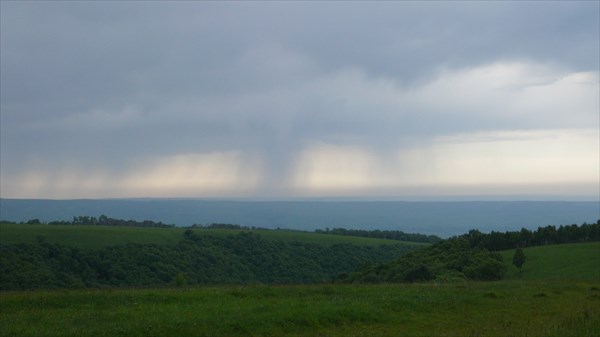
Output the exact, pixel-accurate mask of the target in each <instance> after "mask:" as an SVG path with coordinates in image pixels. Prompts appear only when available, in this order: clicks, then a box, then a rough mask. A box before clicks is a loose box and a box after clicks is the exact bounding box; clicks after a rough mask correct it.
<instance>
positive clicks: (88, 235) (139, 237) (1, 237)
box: [0, 223, 426, 249]
mask: <svg viewBox="0 0 600 337" xmlns="http://www.w3.org/2000/svg"><path fill="white" fill-rule="evenodd" d="M184 231H185V229H183V228H147V227H114V226H72V225H52V226H50V225H22V224H8V223H0V243H4V244H10V243H24V242H36V240H37V238H38V237H40V236H42V237H44V239H45V240H46V241H48V242H50V243H58V244H62V245H69V246H75V247H78V248H92V249H96V248H101V247H106V246H111V245H119V244H126V243H130V242H131V243H138V244H161V245H162V244H166V245H174V244H176V243H177V242H179V241H180V240H181V239H183V232H184ZM194 231H195V232H196V233H198V234H199V235H203V234H204V235H210V236H216V237H225V236H228V235H235V234H237V233H239V232H241V230H231V229H195V230H194ZM252 232H253V233H256V234H259V235H260V236H261V237H263V238H264V239H268V240H281V241H288V242H289V241H298V242H303V243H314V244H320V245H327V246H329V245H333V244H341V243H348V244H354V245H361V246H363V245H381V244H398V243H404V244H407V245H426V244H424V243H415V242H402V241H396V240H385V239H377V238H365V237H352V236H342V235H331V234H327V235H325V234H316V233H311V232H302V231H289V230H260V229H257V230H252Z"/></svg>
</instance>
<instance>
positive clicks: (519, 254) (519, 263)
mask: <svg viewBox="0 0 600 337" xmlns="http://www.w3.org/2000/svg"><path fill="white" fill-rule="evenodd" d="M512 262H513V264H514V265H515V267H517V268H519V274H521V268H523V264H525V253H523V249H521V248H517V250H516V251H515V255H514V256H513V261H512Z"/></svg>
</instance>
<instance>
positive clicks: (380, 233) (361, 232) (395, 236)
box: [315, 228, 442, 243]
mask: <svg viewBox="0 0 600 337" xmlns="http://www.w3.org/2000/svg"><path fill="white" fill-rule="evenodd" d="M315 233H319V234H334V235H347V236H360V237H367V238H378V239H388V240H399V241H409V242H422V243H436V242H440V241H442V238H440V237H439V236H436V235H425V234H419V233H404V232H403V231H391V230H378V229H376V230H365V229H346V228H333V229H329V228H326V229H325V230H322V229H317V230H315Z"/></svg>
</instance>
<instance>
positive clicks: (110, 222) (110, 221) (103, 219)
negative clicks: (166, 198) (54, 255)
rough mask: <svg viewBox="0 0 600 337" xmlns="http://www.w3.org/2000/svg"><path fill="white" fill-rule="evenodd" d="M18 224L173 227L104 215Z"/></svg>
mask: <svg viewBox="0 0 600 337" xmlns="http://www.w3.org/2000/svg"><path fill="white" fill-rule="evenodd" d="M0 222H3V223H9V224H16V222H13V221H5V220H2V221H0ZM20 224H24V225H42V224H44V225H54V226H56V225H63V226H64V225H66V226H71V225H85V226H117V227H154V228H173V227H175V225H173V224H164V223H162V222H161V221H158V222H156V221H152V220H143V221H137V220H123V219H114V218H109V217H108V216H106V215H100V216H99V217H97V218H96V217H95V216H74V217H73V220H71V221H66V220H55V221H49V222H42V221H40V219H30V220H27V221H24V222H20Z"/></svg>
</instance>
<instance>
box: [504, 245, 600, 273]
mask: <svg viewBox="0 0 600 337" xmlns="http://www.w3.org/2000/svg"><path fill="white" fill-rule="evenodd" d="M523 252H524V253H525V256H526V258H527V260H526V262H525V264H524V265H523V268H522V272H521V273H519V270H518V269H517V267H515V266H514V265H513V264H512V258H513V255H514V253H515V250H514V249H511V250H507V251H503V252H501V253H502V256H503V258H504V261H506V264H507V266H508V270H507V273H506V277H505V278H506V279H517V280H565V279H570V280H589V281H598V282H600V242H591V243H575V244H562V245H549V246H539V247H529V248H525V249H523Z"/></svg>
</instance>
